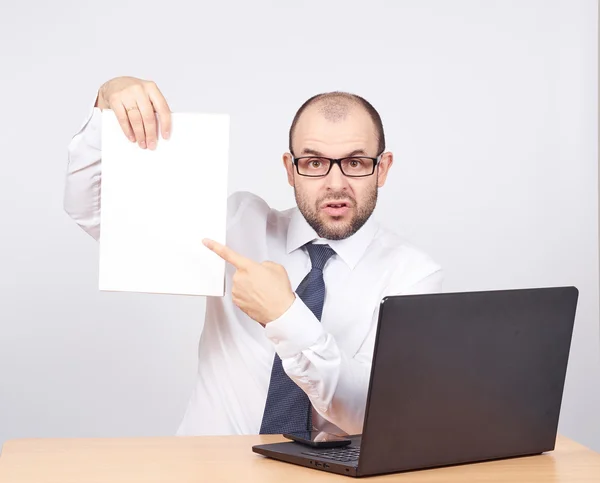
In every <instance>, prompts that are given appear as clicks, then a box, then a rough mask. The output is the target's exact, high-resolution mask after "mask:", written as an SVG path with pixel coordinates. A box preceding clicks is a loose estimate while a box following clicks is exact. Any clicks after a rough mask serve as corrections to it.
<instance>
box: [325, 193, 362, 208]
mask: <svg viewBox="0 0 600 483" xmlns="http://www.w3.org/2000/svg"><path fill="white" fill-rule="evenodd" d="M339 200H344V201H346V200H348V201H349V202H350V203H351V204H352V205H356V199H355V198H354V197H353V196H350V195H349V194H347V193H331V194H329V195H327V196H323V197H322V198H319V199H318V200H317V206H320V205H322V204H323V203H328V202H332V201H339Z"/></svg>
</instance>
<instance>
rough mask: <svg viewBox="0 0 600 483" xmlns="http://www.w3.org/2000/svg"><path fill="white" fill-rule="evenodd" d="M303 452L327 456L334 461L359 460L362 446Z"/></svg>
mask: <svg viewBox="0 0 600 483" xmlns="http://www.w3.org/2000/svg"><path fill="white" fill-rule="evenodd" d="M303 454H306V455H309V456H317V457H319V458H327V459H331V460H334V461H340V462H343V463H345V462H347V461H357V460H358V455H359V454H360V447H355V446H346V447H345V448H330V449H322V450H321V451H305V452H303Z"/></svg>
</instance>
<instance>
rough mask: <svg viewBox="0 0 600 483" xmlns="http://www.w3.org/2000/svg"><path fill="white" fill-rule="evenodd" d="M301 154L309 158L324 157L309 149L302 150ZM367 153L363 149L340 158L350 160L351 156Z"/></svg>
mask: <svg viewBox="0 0 600 483" xmlns="http://www.w3.org/2000/svg"><path fill="white" fill-rule="evenodd" d="M302 154H308V155H310V156H321V157H325V155H324V154H323V153H321V152H320V151H316V150H315V149H310V148H304V149H303V150H302ZM366 155H367V153H366V151H365V150H364V149H355V150H354V151H352V152H350V153H348V154H346V155H345V156H342V158H350V157H352V156H366Z"/></svg>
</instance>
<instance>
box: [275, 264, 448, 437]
mask: <svg viewBox="0 0 600 483" xmlns="http://www.w3.org/2000/svg"><path fill="white" fill-rule="evenodd" d="M442 281H443V272H442V270H441V269H440V270H437V271H435V272H434V273H431V274H430V275H428V276H426V277H424V278H422V279H421V280H418V281H417V282H415V283H414V284H412V285H411V286H409V287H407V288H406V289H405V290H403V291H402V292H401V293H390V295H392V294H395V295H409V294H420V293H438V292H441V290H442ZM392 292H393V291H392ZM378 317H379V307H377V308H376V309H375V311H374V314H373V317H372V320H371V329H370V331H369V333H368V335H367V337H366V338H365V340H364V342H363V343H362V345H361V347H360V349H359V350H358V352H357V353H356V354H354V355H353V356H349V355H348V354H345V353H344V352H343V351H341V350H340V349H339V347H338V345H337V344H336V341H335V339H334V337H333V336H332V335H331V334H329V333H327V332H326V331H325V330H324V329H323V326H322V325H321V323H320V322H319V320H318V319H317V318H316V317H315V316H314V314H313V313H312V312H311V311H310V309H309V308H308V307H307V306H306V305H305V304H304V302H302V300H301V299H300V298H299V297H296V300H295V301H294V303H293V304H292V306H291V307H290V308H289V309H288V310H287V312H285V313H284V314H283V315H282V316H281V317H279V318H278V319H276V320H274V321H272V322H271V323H269V324H267V326H266V327H265V333H266V335H267V337H268V338H269V339H270V340H271V342H273V344H274V345H275V350H276V351H277V354H278V355H279V357H280V358H281V362H282V366H283V368H284V370H285V371H286V373H287V375H288V376H289V377H290V378H291V379H292V380H293V381H294V382H295V383H296V384H297V385H298V386H299V387H300V388H302V390H303V391H304V392H305V393H306V394H307V395H308V397H309V398H310V400H311V403H312V405H313V407H314V408H315V409H316V411H317V412H318V413H319V414H320V415H321V416H322V417H323V418H325V419H326V420H328V421H329V422H331V423H333V424H335V425H336V426H337V427H338V428H340V429H342V430H343V431H345V432H346V433H348V434H359V433H362V427H363V421H364V416H365V406H366V400H367V391H368V386H369V378H370V375H371V362H372V359H373V349H374V346H375V335H376V332H377V320H378Z"/></svg>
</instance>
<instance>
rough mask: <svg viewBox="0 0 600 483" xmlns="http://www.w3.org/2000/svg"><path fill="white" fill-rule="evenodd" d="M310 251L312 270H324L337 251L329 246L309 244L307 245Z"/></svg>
mask: <svg viewBox="0 0 600 483" xmlns="http://www.w3.org/2000/svg"><path fill="white" fill-rule="evenodd" d="M306 249H307V250H308V256H309V257H310V263H311V264H312V268H317V269H319V270H323V267H324V266H325V264H326V263H327V260H329V259H330V258H331V257H332V256H333V255H335V251H334V249H333V248H331V247H330V246H329V245H321V244H315V243H309V244H308V245H306Z"/></svg>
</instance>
